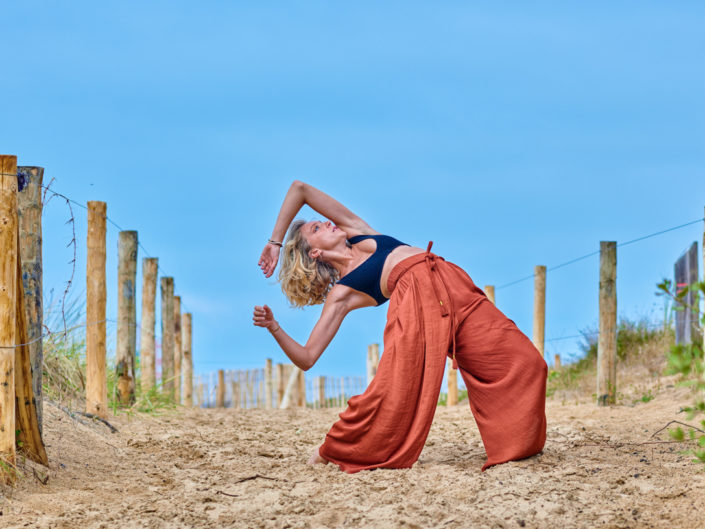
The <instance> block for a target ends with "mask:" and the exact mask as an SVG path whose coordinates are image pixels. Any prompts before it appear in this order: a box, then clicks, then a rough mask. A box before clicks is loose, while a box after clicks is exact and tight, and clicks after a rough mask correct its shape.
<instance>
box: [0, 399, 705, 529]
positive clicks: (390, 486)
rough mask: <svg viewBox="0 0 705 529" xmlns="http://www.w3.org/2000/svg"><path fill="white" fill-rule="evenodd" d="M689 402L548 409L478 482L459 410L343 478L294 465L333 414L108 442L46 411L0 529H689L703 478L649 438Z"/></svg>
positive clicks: (164, 422)
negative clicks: (418, 449)
mask: <svg viewBox="0 0 705 529" xmlns="http://www.w3.org/2000/svg"><path fill="white" fill-rule="evenodd" d="M691 400H692V397H691V395H690V394H688V392H687V390H685V389H682V388H677V387H673V386H672V385H671V386H669V387H666V388H664V389H662V390H661V391H658V392H656V393H655V398H654V399H653V400H651V401H650V402H646V403H643V402H638V403H636V404H629V405H622V406H616V407H610V408H597V407H595V406H594V405H592V404H590V403H589V402H586V403H581V404H576V403H565V402H559V401H557V400H550V401H549V403H548V406H547V415H548V424H549V427H548V441H547V443H546V447H545V449H544V451H543V453H542V454H540V455H538V456H535V457H532V458H529V459H527V460H524V461H518V462H512V463H507V464H504V465H500V466H497V467H494V468H491V469H489V470H488V471H486V472H484V473H481V472H480V467H481V466H482V464H483V462H484V460H485V455H484V450H483V448H482V443H481V440H480V436H479V433H478V431H477V428H476V426H475V423H474V421H473V419H472V415H471V413H470V410H469V407H468V406H467V402H465V403H461V404H460V405H458V406H456V407H452V408H445V407H440V408H438V411H437V414H436V418H435V421H434V424H433V428H432V429H431V433H430V435H429V438H428V441H427V443H426V447H425V449H424V451H423V453H422V455H421V458H420V460H419V462H418V463H417V464H416V465H414V467H413V468H411V469H405V470H376V471H367V472H360V473H358V474H354V475H348V474H344V473H342V472H340V471H339V470H338V469H337V467H335V466H333V465H327V466H317V467H309V466H307V465H306V464H305V463H306V461H307V459H308V457H309V454H310V452H311V451H312V450H313V449H314V447H315V446H317V445H318V444H319V443H320V442H321V440H322V439H323V436H324V435H325V433H326V431H327V430H328V428H329V426H330V424H331V423H332V422H333V421H334V420H335V419H336V415H337V413H338V412H339V411H340V410H333V409H330V410H303V409H300V410H293V411H284V410H274V411H265V410H248V411H246V410H232V409H222V410H203V409H196V410H181V411H179V412H178V413H172V414H169V415H167V416H161V417H157V418H155V417H150V416H125V415H120V416H118V417H111V418H110V421H111V422H112V423H113V424H114V425H115V426H116V427H117V428H118V429H119V432H118V433H110V431H109V430H108V429H107V428H106V427H104V426H103V425H100V424H89V425H84V424H81V423H79V422H77V421H75V420H74V419H71V418H70V417H69V416H68V415H67V414H66V413H65V412H64V411H62V410H60V409H58V408H57V407H56V406H55V405H53V404H46V405H45V417H46V419H45V421H46V422H45V430H46V431H45V438H46V442H47V445H48V453H49V457H50V459H51V467H50V469H49V470H48V472H46V475H45V474H44V473H43V472H42V470H41V469H42V467H34V466H33V465H30V464H25V465H24V466H23V471H24V473H25V478H24V479H23V480H21V481H20V483H19V484H18V486H17V487H16V488H14V489H8V488H5V489H3V495H2V497H0V510H1V511H2V512H1V513H0V527H9V528H12V527H40V528H79V527H80V528H109V527H121V528H132V527H150V528H171V527H179V528H181V527H199V528H201V527H203V528H205V527H273V528H274V527H276V528H284V527H292V528H298V527H300V528H306V527H365V528H370V527H372V528H374V527H411V528H416V527H418V528H427V527H443V528H461V527H462V528H466V527H482V528H490V527H506V528H511V527H542V528H551V527H557V528H562V529H566V528H573V527H576V528H578V527H586V528H588V527H589V528H592V527H668V528H675V527H679V528H695V527H698V528H701V527H704V526H705V501H703V500H705V472H703V471H702V470H701V467H700V466H698V465H696V464H694V463H692V462H691V460H692V457H691V456H689V455H687V454H685V453H683V450H684V449H685V448H686V446H685V445H683V444H674V443H670V442H665V443H663V442H662V443H654V441H668V440H669V439H668V434H667V433H666V432H662V433H660V434H658V435H656V437H654V438H652V434H653V433H654V432H656V431H657V430H658V429H659V428H661V427H663V426H664V425H665V424H666V423H668V422H669V421H670V420H673V419H681V420H685V417H684V415H685V414H683V413H680V414H679V413H678V412H679V410H680V408H681V406H684V405H688V404H689V403H690V402H691ZM690 423H691V424H696V421H690ZM691 446H692V445H691ZM33 468H35V469H36V470H37V472H36V474H35V473H34V472H33V470H32V469H33ZM45 478H48V479H46V484H42V481H44V480H45Z"/></svg>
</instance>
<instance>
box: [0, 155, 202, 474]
mask: <svg viewBox="0 0 705 529" xmlns="http://www.w3.org/2000/svg"><path fill="white" fill-rule="evenodd" d="M43 175H44V169H43V168H41V167H34V166H20V167H18V166H17V157H16V156H12V155H0V461H2V462H5V463H7V464H10V465H13V464H14V462H15V458H16V444H17V442H18V441H19V442H20V443H21V444H22V446H23V449H24V451H25V452H26V453H27V455H28V456H29V457H30V458H31V459H32V460H34V461H37V462H39V463H42V464H45V465H46V464H47V463H48V461H47V456H46V450H45V448H44V444H43V441H42V363H43V351H42V338H43V336H44V335H43V333H44V329H45V327H44V324H43V291H42V242H41V241H42V225H41V221H42V197H43V193H42V188H43V186H42V181H43ZM45 193H46V192H45ZM87 206H88V207H87V210H88V234H87V263H86V381H85V382H86V414H88V415H95V416H97V417H101V418H105V417H106V416H107V413H108V395H107V373H106V367H107V366H106V323H107V319H106V301H107V300H106V268H105V267H106V222H107V205H106V203H105V202H98V201H93V202H88V204H87ZM137 254H138V239H137V232H135V231H121V232H120V234H119V241H118V289H117V296H118V300H117V305H118V321H117V344H116V381H117V388H116V389H117V397H118V400H119V402H120V403H121V404H123V405H129V404H130V403H132V402H134V400H135V385H136V381H137V376H138V372H137V357H136V340H137V327H138V324H137V320H136V280H137V277H136V273H137ZM158 268H159V267H158V260H157V259H156V258H145V259H143V263H142V273H143V278H142V279H143V281H142V320H141V325H140V342H141V348H140V357H139V360H140V362H139V366H140V373H139V376H140V377H141V386H142V390H143V391H149V390H150V389H151V388H153V387H155V385H156V384H157V380H156V340H155V324H156V316H155V298H156V284H157V275H158ZM160 286H161V322H162V328H161V341H162V343H161V390H162V391H164V392H166V393H167V394H170V395H171V396H172V397H173V398H174V399H175V400H176V402H180V403H183V404H185V405H187V406H191V405H193V399H192V388H193V357H192V351H191V344H192V317H191V314H189V313H184V314H182V313H181V299H180V297H179V296H174V279H173V278H171V277H162V278H161V281H160ZM182 388H183V391H182ZM16 433H17V438H16Z"/></svg>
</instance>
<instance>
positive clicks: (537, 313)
mask: <svg viewBox="0 0 705 529" xmlns="http://www.w3.org/2000/svg"><path fill="white" fill-rule="evenodd" d="M545 333H546V267H545V266H541V265H539V266H536V267H535V268H534V336H533V340H532V341H533V342H534V346H535V347H536V349H538V350H539V353H540V354H541V358H543V356H544V354H543V353H544V340H545Z"/></svg>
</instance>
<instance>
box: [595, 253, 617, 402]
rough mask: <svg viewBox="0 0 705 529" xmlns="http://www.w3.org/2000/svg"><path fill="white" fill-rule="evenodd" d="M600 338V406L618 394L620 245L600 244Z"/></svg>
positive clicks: (598, 368) (598, 393)
mask: <svg viewBox="0 0 705 529" xmlns="http://www.w3.org/2000/svg"><path fill="white" fill-rule="evenodd" d="M599 326H600V327H599V331H600V335H599V337H598V341H597V404H598V406H607V405H609V404H614V403H615V398H616V394H617V243H616V242H614V241H601V242H600V323H599Z"/></svg>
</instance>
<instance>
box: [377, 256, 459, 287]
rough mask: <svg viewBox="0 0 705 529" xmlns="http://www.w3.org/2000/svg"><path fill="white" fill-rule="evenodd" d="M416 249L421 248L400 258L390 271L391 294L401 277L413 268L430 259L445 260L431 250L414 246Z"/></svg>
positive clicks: (388, 284) (388, 282) (388, 283)
mask: <svg viewBox="0 0 705 529" xmlns="http://www.w3.org/2000/svg"><path fill="white" fill-rule="evenodd" d="M414 250H419V251H417V252H416V253H413V254H411V255H409V256H407V257H404V258H402V259H400V260H399V261H398V262H397V263H395V264H394V266H393V267H392V270H391V272H390V273H389V277H388V278H387V285H386V286H387V290H388V291H389V294H390V295H391V293H392V292H394V289H395V287H396V285H397V282H398V281H399V280H400V279H401V277H402V276H403V275H404V274H406V273H407V272H408V271H409V270H411V269H412V268H414V267H416V266H418V265H421V264H422V263H424V262H426V261H427V260H428V259H431V260H432V261H433V260H440V261H445V259H443V257H441V256H439V255H436V254H434V253H431V252H425V251H423V250H421V249H420V248H414Z"/></svg>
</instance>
